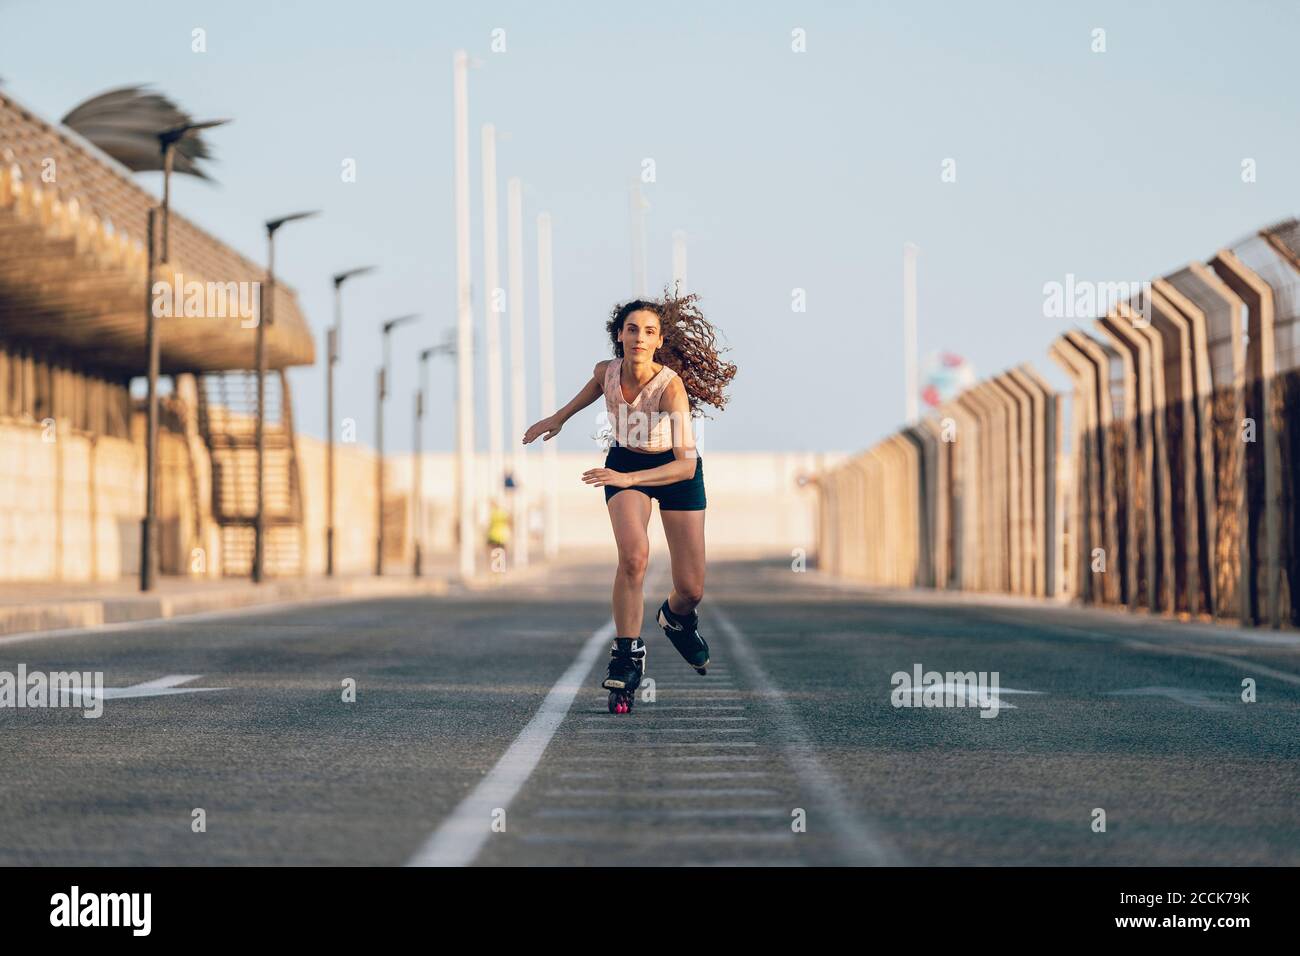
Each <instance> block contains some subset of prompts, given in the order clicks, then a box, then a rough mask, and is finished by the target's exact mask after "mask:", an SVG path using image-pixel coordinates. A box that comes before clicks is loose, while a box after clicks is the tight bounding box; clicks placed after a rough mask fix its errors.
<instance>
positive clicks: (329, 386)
mask: <svg viewBox="0 0 1300 956" xmlns="http://www.w3.org/2000/svg"><path fill="white" fill-rule="evenodd" d="M374 271H375V267H374V266H362V267H361V268H359V269H349V270H347V271H346V272H340V273H338V274H336V275H335V276H334V326H333V328H331V329H330V330H329V338H328V341H327V343H326V350H327V352H328V355H327V357H326V361H325V432H326V434H327V436H328V438H327V440H326V446H325V447H326V455H325V489H326V490H325V574H326V576H328V577H333V575H334V366H335V364H337V363H338V361H339V354H340V348H341V339H342V335H343V331H342V330H343V283H344V282H346V281H347V280H348V279H350V278H352V277H353V276H359V275H365V274H366V273H367V272H374Z"/></svg>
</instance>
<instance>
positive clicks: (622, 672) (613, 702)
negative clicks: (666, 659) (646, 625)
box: [601, 637, 646, 714]
mask: <svg viewBox="0 0 1300 956" xmlns="http://www.w3.org/2000/svg"><path fill="white" fill-rule="evenodd" d="M645 658H646V647H645V642H644V641H642V640H641V638H639V637H636V638H633V637H616V638H614V646H613V647H612V648H611V649H610V652H609V670H608V672H607V674H606V676H605V679H604V681H602V682H601V686H602V687H604V688H605V689H606V690H608V691H609V712H610V713H611V714H627V713H630V712H631V711H632V703H633V702H634V701H635V700H636V689H637V688H638V687H640V686H641V677H642V675H644V674H645Z"/></svg>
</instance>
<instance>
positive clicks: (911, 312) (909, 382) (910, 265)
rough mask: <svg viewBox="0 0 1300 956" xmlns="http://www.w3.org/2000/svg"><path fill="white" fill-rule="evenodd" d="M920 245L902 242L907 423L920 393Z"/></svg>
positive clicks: (914, 414)
mask: <svg viewBox="0 0 1300 956" xmlns="http://www.w3.org/2000/svg"><path fill="white" fill-rule="evenodd" d="M920 251H921V250H920V247H919V246H917V245H916V243H914V242H905V243H903V388H904V390H905V397H906V402H905V406H904V407H905V410H906V414H907V424H909V425H910V424H912V423H913V422H915V421H916V419H917V417H918V415H919V412H918V402H919V400H920V395H919V393H918V391H917V389H918V385H917V380H916V379H917V371H916V256H917V253H919V252H920Z"/></svg>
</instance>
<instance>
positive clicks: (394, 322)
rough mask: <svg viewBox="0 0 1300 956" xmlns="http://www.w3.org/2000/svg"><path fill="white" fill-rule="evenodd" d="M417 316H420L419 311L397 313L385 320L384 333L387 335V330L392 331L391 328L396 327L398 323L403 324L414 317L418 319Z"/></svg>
mask: <svg viewBox="0 0 1300 956" xmlns="http://www.w3.org/2000/svg"><path fill="white" fill-rule="evenodd" d="M419 317H420V316H419V313H412V314H411V315H399V316H398V317H397V318H395V319H389V320H388V321H387V322H385V323H384V334H385V335H387V334H388V333H389V332H391V331H393V329H395V328H397V327H398V326H399V325H403V324H405V323H407V322H412V321H414V320H415V319H418V318H419Z"/></svg>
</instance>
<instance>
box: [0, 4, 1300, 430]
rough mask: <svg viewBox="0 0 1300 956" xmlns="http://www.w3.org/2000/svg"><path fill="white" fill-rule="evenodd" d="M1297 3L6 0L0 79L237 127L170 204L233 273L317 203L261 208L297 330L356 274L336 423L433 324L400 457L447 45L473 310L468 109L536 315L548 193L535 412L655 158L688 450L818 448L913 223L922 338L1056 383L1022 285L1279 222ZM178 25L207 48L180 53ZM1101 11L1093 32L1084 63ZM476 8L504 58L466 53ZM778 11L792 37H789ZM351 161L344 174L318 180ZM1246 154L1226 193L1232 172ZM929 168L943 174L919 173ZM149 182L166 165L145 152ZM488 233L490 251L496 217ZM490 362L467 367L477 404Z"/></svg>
mask: <svg viewBox="0 0 1300 956" xmlns="http://www.w3.org/2000/svg"><path fill="white" fill-rule="evenodd" d="M1298 10H1300V7H1298V6H1297V5H1296V4H1294V3H1291V2H1280V0H1279V2H1273V3H1261V2H1242V3H1233V4H1227V3H1190V2H1187V3H1172V2H1170V3H1140V4H1135V3H1086V4H1085V3H1075V4H1070V5H1068V6H1067V5H1065V4H1058V3H1050V4H1044V3H1034V2H1024V3H989V4H984V3H981V4H971V3H959V2H955V0H954V2H948V3H918V2H911V0H909V2H901V0H900V2H894V3H856V4H850V3H818V2H810V0H799V2H791V3H771V2H769V3H755V2H737V3H712V4H700V3H698V2H648V3H647V2H624V0H600V2H589V3H548V4H543V3H535V2H518V3H480V2H475V3H468V2H466V3H436V4H431V3H415V2H405V3H399V2H384V0H371V2H367V3H354V2H349V3H338V2H277V3H266V2H246V0H223V2H220V3H216V2H202V3H196V2H186V3H176V2H154V0H137V2H132V3H129V4H115V3H105V2H102V0H87V2H57V3H56V2H48V0H42V2H37V0H3V2H0V64H3V66H2V67H0V75H2V76H3V78H4V82H5V86H6V89H8V90H9V91H10V92H12V93H13V94H14V95H15V96H16V97H18V98H19V99H20V100H22V101H23V102H24V103H26V104H27V105H29V106H31V107H32V108H34V109H36V110H37V111H39V112H40V113H42V114H44V115H45V116H46V117H47V118H51V119H57V118H58V117H60V116H62V115H63V113H64V112H66V111H67V109H69V108H70V107H71V106H72V105H73V104H75V103H77V102H79V101H80V100H81V99H83V98H85V97H86V96H88V95H90V94H93V93H97V92H100V91H102V90H104V89H106V88H109V87H113V86H117V85H121V84H125V83H131V82H152V83H154V84H156V85H157V87H158V88H159V89H161V90H162V91H164V92H166V93H168V94H169V95H171V96H172V97H173V98H175V99H176V100H177V101H178V102H179V103H180V104H181V105H182V106H183V107H184V108H186V109H187V110H189V111H190V112H191V113H192V114H193V115H195V116H197V117H200V118H206V117H214V116H231V117H234V118H235V120H236V122H235V123H234V124H233V125H231V126H230V127H228V128H225V129H222V130H218V131H216V132H215V133H214V134H213V135H212V141H213V144H214V146H215V150H216V153H217V159H218V162H217V164H216V165H215V166H213V167H212V172H213V173H214V175H215V176H216V178H217V179H218V180H219V183H220V185H219V186H211V185H208V184H204V183H198V182H181V183H178V185H177V186H176V189H175V194H176V198H175V202H176V206H177V208H178V209H179V210H181V211H182V212H183V213H184V214H185V215H187V216H189V217H191V218H192V219H194V220H196V221H197V222H199V223H200V224H202V225H203V226H205V227H206V228H208V229H210V230H211V231H213V232H214V233H215V234H216V235H218V236H220V237H221V238H222V239H224V240H225V241H227V242H229V243H231V244H232V245H234V246H235V247H237V248H238V249H240V250H241V251H243V252H244V253H246V254H247V255H249V256H250V257H253V258H255V259H256V260H258V261H261V260H262V258H263V256H264V249H263V245H264V241H263V238H262V229H261V223H262V222H263V221H264V220H265V219H266V218H268V217H269V216H272V215H275V214H279V213H284V212H289V211H293V210H297V209H300V208H320V209H322V210H324V213H325V214H324V216H323V218H321V219H320V220H319V221H316V222H312V223H304V224H300V225H297V226H294V227H291V228H286V229H285V231H284V232H283V233H282V234H281V237H282V239H281V242H280V243H279V245H278V248H277V253H278V259H279V267H280V269H279V271H280V272H281V274H282V275H283V276H284V277H285V279H286V280H287V281H288V282H290V283H292V284H293V285H294V286H295V287H296V288H297V290H298V292H299V295H300V298H301V301H302V305H303V307H304V309H305V311H306V313H307V315H308V317H309V321H310V322H311V324H312V327H313V329H314V330H315V331H316V332H317V333H318V342H320V341H321V335H322V334H323V330H324V329H325V328H326V326H327V325H328V324H329V322H330V321H331V304H330V303H331V292H330V282H329V276H330V274H331V273H332V272H334V271H336V270H339V269H342V268H346V267H350V266H354V265H360V264H369V263H377V264H379V265H380V266H381V267H382V270H383V271H382V273H381V274H380V275H378V276H375V277H371V278H367V279H364V280H358V281H357V282H356V283H355V285H354V286H353V287H351V288H350V289H349V294H348V297H347V304H346V307H347V313H348V317H347V325H348V331H347V333H346V334H345V339H346V342H345V345H346V350H347V354H346V358H345V362H344V364H343V367H342V374H343V383H344V384H343V388H342V389H341V392H342V395H343V399H342V403H341V412H340V414H341V415H347V414H351V415H354V416H355V417H356V419H357V421H358V425H359V436H358V437H359V440H360V441H362V442H366V443H369V442H370V441H371V434H372V430H373V424H372V423H373V418H374V413H373V398H372V394H373V383H374V369H375V367H376V366H377V364H378V361H379V341H378V340H379V336H378V334H377V332H373V331H372V330H373V329H374V328H375V327H376V326H377V324H378V322H379V321H380V320H382V319H383V318H384V317H387V316H391V315H395V314H400V313H405V312H411V311H421V312H423V313H425V315H426V316H427V319H426V320H425V322H424V324H423V325H422V326H421V327H419V328H418V329H415V330H402V331H399V332H397V333H395V335H397V336H399V338H397V339H395V345H396V349H395V354H396V356H397V359H398V361H397V363H396V368H395V370H394V398H393V399H392V400H391V401H390V405H389V409H390V414H389V418H388V429H389V432H388V433H389V436H390V445H389V447H390V448H394V447H395V448H397V449H399V450H400V449H405V448H408V447H409V445H410V440H411V439H410V432H411V429H410V416H411V410H410V406H411V398H410V396H411V393H412V390H413V389H414V387H415V377H416V363H415V359H414V355H413V352H414V350H415V349H416V348H417V347H419V346H423V345H426V344H431V343H432V342H434V341H435V339H436V338H437V337H438V336H439V335H440V334H441V331H442V329H443V328H445V327H449V326H450V325H451V324H452V322H453V320H454V304H455V288H454V277H455V250H454V233H453V217H452V208H453V207H452V145H451V132H452V117H451V109H452V99H451V58H452V53H453V51H455V50H457V49H465V50H467V51H468V52H469V53H470V54H471V56H473V57H475V58H476V59H477V60H478V61H480V63H481V65H480V66H479V67H477V68H476V69H474V70H472V71H471V74H470V109H471V140H472V143H473V153H472V157H471V162H472V167H473V173H472V187H473V190H474V218H473V234H474V238H473V268H474V281H475V286H476V290H475V291H476V296H477V294H478V292H479V290H480V289H481V286H482V272H481V270H482V255H481V249H482V246H481V243H482V233H481V222H480V208H481V205H480V204H481V193H480V192H479V188H480V183H479V175H478V170H479V167H478V135H479V132H478V131H479V127H480V125H481V124H482V123H484V122H488V121H491V122H494V123H495V124H496V125H497V128H498V130H499V131H500V132H501V133H502V134H504V135H507V136H508V137H509V139H508V141H504V142H502V143H501V144H500V146H499V149H498V154H499V169H500V173H501V186H500V189H501V203H502V212H503V215H504V206H505V186H504V183H505V178H506V177H507V176H509V175H519V176H521V177H522V178H523V179H524V181H525V182H526V183H527V190H526V194H525V203H526V212H525V222H526V248H527V252H528V254H527V261H528V272H527V280H526V289H527V294H528V308H529V325H530V328H532V327H533V326H534V325H535V321H536V318H535V316H536V313H535V311H534V307H535V304H536V296H535V290H536V277H535V272H534V264H535V255H536V252H535V240H534V235H535V234H534V228H533V226H534V221H535V217H536V214H537V213H538V212H539V211H541V210H547V211H549V212H550V213H551V215H552V217H553V219H554V234H555V299H556V327H557V352H558V358H557V361H558V369H559V373H558V382H559V392H560V401H561V402H563V401H564V400H566V399H567V398H568V397H569V396H570V395H571V394H572V393H573V392H574V391H576V390H577V388H578V387H580V385H581V384H582V383H583V381H584V380H585V378H586V376H587V375H589V373H590V369H591V366H592V364H593V363H594V362H595V361H596V360H598V359H600V358H602V357H605V356H607V355H608V348H607V343H606V341H605V339H604V332H603V323H604V320H605V317H606V315H607V313H608V311H609V309H610V306H611V305H612V304H613V303H614V302H615V301H616V300H617V299H619V298H622V297H625V296H626V295H627V293H628V292H629V289H630V269H629V258H630V255H629V248H628V242H629V240H628V225H627V194H626V183H627V180H628V178H629V177H630V176H631V175H633V174H635V173H636V172H637V171H638V170H639V168H640V162H641V160H642V158H644V157H652V158H654V160H655V161H656V164H657V169H658V181H657V182H656V183H654V184H650V185H647V186H646V194H647V197H648V199H649V201H650V203H651V205H652V208H651V209H650V210H649V212H648V223H647V230H648V244H649V267H650V285H651V289H652V290H654V289H659V288H662V285H663V283H664V282H666V281H667V280H668V278H669V276H670V273H671V258H670V250H671V235H672V232H673V230H675V229H683V230H685V231H686V232H687V234H688V235H689V236H690V262H689V278H690V283H691V286H692V287H693V289H694V290H695V291H698V292H699V293H701V295H702V296H703V303H702V305H703V308H704V311H705V314H706V315H708V316H709V317H710V318H711V320H712V321H714V322H715V324H716V325H718V326H719V327H720V328H721V329H722V330H723V331H724V333H725V335H726V341H727V344H728V345H730V346H731V348H732V352H730V353H729V356H728V357H729V358H730V359H731V360H733V361H735V362H736V363H737V364H738V365H739V366H740V373H739V375H738V377H737V379H736V381H735V383H734V386H733V388H732V393H731V394H732V405H731V407H730V408H729V409H728V410H727V412H725V413H723V414H722V415H721V416H720V417H719V418H718V419H717V420H716V421H714V422H709V423H706V425H705V426H704V428H705V430H704V431H703V432H702V439H701V448H702V449H705V450H707V449H709V448H714V449H719V450H723V449H726V450H741V449H783V450H784V449H789V450H794V449H798V450H840V449H856V448H861V447H864V446H866V445H868V444H870V443H872V442H873V441H875V440H876V439H878V438H880V437H881V436H883V435H885V434H887V433H889V432H890V431H892V430H893V429H894V428H895V427H897V425H898V423H899V421H900V419H901V417H902V414H903V398H902V378H903V363H902V344H901V334H900V327H899V326H900V323H899V316H900V312H901V299H902V296H901V255H902V245H903V243H904V241H905V240H912V241H914V242H916V243H917V244H919V245H920V247H921V256H920V264H919V275H920V293H919V303H920V306H919V311H920V350H921V352H922V353H923V354H924V353H925V352H928V351H930V350H934V349H947V350H950V351H954V352H957V353H960V354H962V355H965V356H967V357H968V358H969V359H970V360H971V361H972V362H973V363H974V365H975V368H976V370H977V371H978V372H979V373H980V374H981V375H986V374H990V373H993V372H996V371H999V370H1001V369H1003V368H1005V367H1007V366H1010V365H1013V364H1016V363H1018V362H1020V361H1023V360H1026V359H1028V360H1031V361H1033V362H1034V363H1035V365H1036V366H1038V367H1039V368H1040V369H1042V370H1044V371H1045V372H1049V373H1050V372H1052V371H1053V370H1052V369H1051V366H1050V363H1049V362H1048V360H1047V358H1046V355H1045V349H1046V346H1047V344H1048V343H1049V342H1050V340H1051V339H1052V338H1053V337H1054V335H1055V334H1057V332H1058V331H1059V330H1060V329H1061V328H1062V327H1063V325H1064V324H1066V323H1064V322H1063V321H1062V320H1056V319H1047V318H1044V317H1043V292H1042V289H1043V284H1044V283H1045V282H1050V281H1063V280H1064V277H1065V275H1066V274H1067V273H1074V274H1075V275H1076V276H1079V277H1081V278H1092V279H1097V280H1106V281H1119V280H1128V279H1132V280H1140V279H1146V278H1149V277H1151V276H1152V275H1155V274H1157V273H1161V272H1164V271H1167V270H1169V269H1171V268H1173V267H1176V266H1178V265H1180V264H1182V263H1183V262H1185V261H1186V260H1188V259H1191V258H1194V257H1200V258H1203V257H1205V256H1207V255H1209V254H1211V253H1212V252H1213V251H1214V250H1215V249H1216V248H1217V247H1219V246H1220V245H1222V244H1224V243H1227V242H1230V241H1232V240H1235V239H1237V238H1239V237H1240V236H1242V235H1243V234H1245V233H1248V232H1250V231H1251V230H1253V229H1255V228H1258V227H1259V226H1261V225H1263V224H1266V223H1268V222H1271V221H1274V220H1277V219H1280V218H1283V217H1286V216H1290V215H1293V214H1295V213H1297V212H1300V179H1298V178H1297V171H1298V170H1300V122H1297V115H1296V107H1297V97H1296V94H1295V83H1294V63H1295V38H1296V36H1297V35H1298V30H1300V13H1298V12H1297V11H1298ZM195 27H202V28H203V29H205V30H206V34H207V52H205V53H194V52H192V51H191V31H192V30H193V29H194V28H195ZM1098 27H1100V28H1103V29H1105V31H1106V45H1107V51H1106V52H1105V53H1102V54H1098V53H1094V52H1092V50H1091V45H1092V42H1093V41H1092V31H1093V29H1094V28H1098ZM495 28H501V29H504V30H505V36H506V43H507V48H508V49H507V52H506V53H502V54H494V53H492V52H491V51H490V47H489V45H490V40H491V31H492V30H493V29H495ZM795 28H803V29H804V30H806V32H807V52H806V53H803V54H796V53H793V52H791V31H792V30H793V29H795ZM345 157H351V158H355V159H356V161H357V166H358V181H357V182H356V183H344V182H342V181H341V179H340V175H339V173H340V169H341V166H340V164H341V162H342V161H343V159H344V158H345ZM1247 157H1249V158H1253V159H1254V160H1255V161H1256V162H1257V168H1258V180H1257V182H1255V183H1253V184H1245V183H1243V182H1242V181H1241V175H1240V169H1241V161H1242V159H1243V158H1247ZM946 158H953V159H955V160H956V164H957V181H956V182H955V183H944V182H941V179H940V170H941V163H942V162H943V160H944V159H946ZM182 178H183V177H182ZM140 179H141V181H142V182H143V183H144V184H146V186H147V187H148V188H151V189H156V188H157V186H158V180H159V176H158V174H141V176H140ZM502 240H503V248H502V263H503V267H504V262H505V252H504V219H503V234H502ZM503 278H504V277H503ZM794 288H802V289H805V290H807V302H808V311H807V313H806V314H794V313H792V312H791V307H790V302H791V290H792V289H794ZM476 319H477V320H478V321H479V322H480V323H481V321H482V309H481V305H478V303H476ZM529 348H530V355H535V349H534V345H533V343H532V342H531V341H530V346H529ZM321 352H322V353H323V348H321ZM534 362H535V358H534ZM437 368H438V373H439V375H440V376H442V379H441V381H440V382H439V384H438V385H437V386H436V388H435V391H436V392H437V397H440V398H442V399H443V401H444V402H445V401H449V400H450V397H451V394H452V390H451V385H450V381H449V379H448V378H446V376H447V375H448V373H449V372H450V369H451V366H450V365H449V364H447V363H445V362H444V363H442V364H440V365H439V366H438V367H437ZM529 376H530V382H529V384H530V392H531V395H530V401H529V413H530V419H531V418H535V417H538V416H539V414H540V413H541V411H542V410H541V409H539V407H538V400H537V392H536V390H537V385H538V378H537V374H536V368H535V367H534V365H533V364H530V367H529ZM483 378H484V376H483V369H482V363H481V360H480V362H479V366H478V370H477V372H476V382H477V384H478V386H479V388H480V395H481V387H482V383H483ZM323 380H324V376H323V372H322V370H321V368H320V367H317V368H313V369H303V370H298V371H296V372H294V373H293V382H294V386H295V401H296V416H297V424H298V426H299V428H300V430H301V431H304V432H307V433H311V434H316V435H323V433H324V432H323V424H322V421H323V398H322V394H323ZM1054 380H1056V381H1059V378H1056V379H1054ZM479 407H480V408H482V407H483V406H482V403H481V402H480V406H479ZM593 410H594V409H593ZM546 411H550V410H549V409H547V410H546ZM434 414H435V416H436V419H437V420H436V421H435V422H434V423H433V424H432V426H431V429H430V432H429V435H428V438H427V439H426V441H427V443H428V444H427V446H426V447H432V448H447V447H450V443H451V429H450V425H449V422H450V414H449V413H448V414H445V415H444V414H439V413H438V412H435V413H434ZM479 424H480V426H481V429H482V426H483V424H484V423H483V420H482V417H481V416H480V419H479ZM590 424H591V422H590V415H586V416H583V417H582V418H581V419H577V420H575V421H574V422H572V423H571V424H570V426H569V427H568V429H566V431H565V432H564V433H563V434H562V435H561V436H560V438H559V439H558V440H559V442H560V447H561V448H566V449H571V450H579V449H584V448H590V447H592V443H591V441H590V439H589V438H588V437H587V436H588V434H589V432H590V430H591V428H590ZM508 428H509V422H507V429H508ZM480 435H481V436H485V435H486V432H485V431H484V430H480ZM508 437H509V438H510V439H513V437H514V436H513V435H512V434H510V433H509V432H508ZM480 447H485V443H484V440H483V439H481V440H480Z"/></svg>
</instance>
